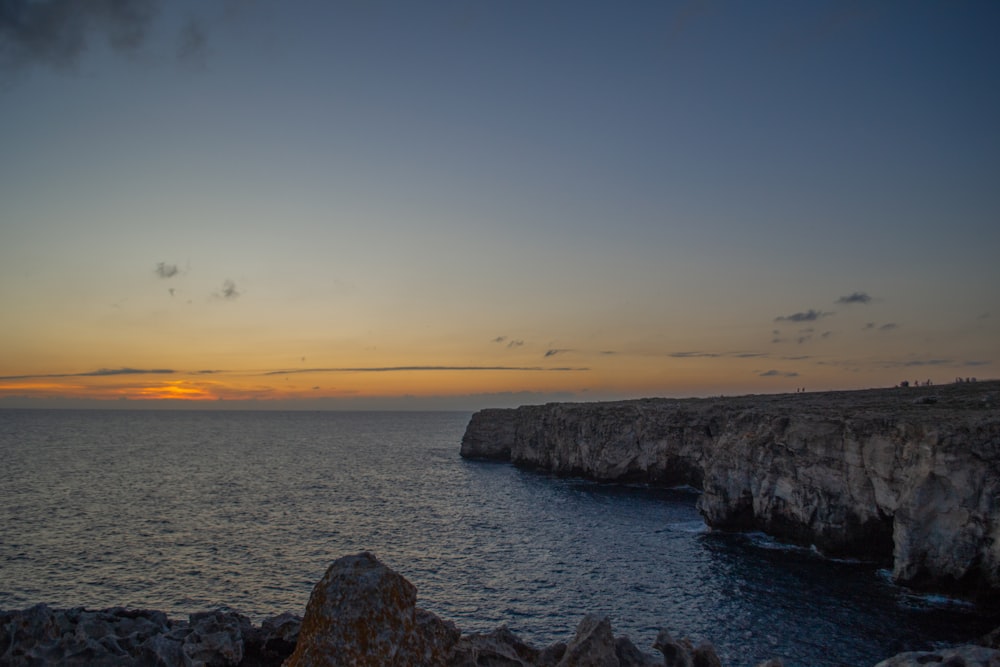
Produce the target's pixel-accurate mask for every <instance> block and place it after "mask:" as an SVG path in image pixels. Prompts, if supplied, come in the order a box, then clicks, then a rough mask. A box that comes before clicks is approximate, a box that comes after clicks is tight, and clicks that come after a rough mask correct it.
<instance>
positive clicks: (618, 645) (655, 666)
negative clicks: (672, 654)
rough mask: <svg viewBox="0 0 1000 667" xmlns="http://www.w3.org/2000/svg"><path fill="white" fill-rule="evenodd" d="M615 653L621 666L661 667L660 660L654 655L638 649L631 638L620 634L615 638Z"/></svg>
mask: <svg viewBox="0 0 1000 667" xmlns="http://www.w3.org/2000/svg"><path fill="white" fill-rule="evenodd" d="M615 655H616V656H618V664H619V665H621V667H662V665H663V662H661V661H660V660H659V659H658V658H656V657H655V656H652V655H649V654H648V653H643V652H642V651H640V650H639V649H638V648H637V647H636V645H635V644H633V643H632V640H631V639H629V638H628V637H626V636H624V635H622V636H621V637H618V638H617V639H615Z"/></svg>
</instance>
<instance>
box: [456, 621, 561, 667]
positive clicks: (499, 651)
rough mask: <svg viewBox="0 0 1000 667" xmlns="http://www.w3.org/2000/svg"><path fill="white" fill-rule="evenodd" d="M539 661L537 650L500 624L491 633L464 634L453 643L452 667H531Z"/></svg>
mask: <svg viewBox="0 0 1000 667" xmlns="http://www.w3.org/2000/svg"><path fill="white" fill-rule="evenodd" d="M539 662H540V654H539V651H538V649H536V648H534V647H532V646H530V645H528V644H526V643H524V642H523V641H521V639H520V637H518V636H517V635H515V634H514V633H513V632H511V631H510V630H508V629H507V627H506V626H501V627H499V628H497V629H496V630H494V631H493V632H488V633H473V634H470V635H463V636H462V638H461V639H460V640H459V642H458V643H457V644H456V647H455V653H454V657H453V658H452V663H451V664H452V665H453V666H454V667H473V666H476V667H534V666H535V665H536V664H538V663H539ZM546 664H554V663H546Z"/></svg>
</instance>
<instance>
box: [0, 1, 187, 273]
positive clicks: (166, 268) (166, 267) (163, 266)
mask: <svg viewBox="0 0 1000 667" xmlns="http://www.w3.org/2000/svg"><path fill="white" fill-rule="evenodd" d="M0 2H3V0H0ZM153 272H154V273H156V275H158V276H159V277H160V278H173V277H174V276H176V275H177V274H178V273H180V269H178V268H177V265H176V264H167V263H166V262H157V263H156V268H155V269H153Z"/></svg>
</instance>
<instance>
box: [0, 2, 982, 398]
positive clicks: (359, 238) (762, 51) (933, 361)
mask: <svg viewBox="0 0 1000 667" xmlns="http://www.w3.org/2000/svg"><path fill="white" fill-rule="evenodd" d="M998 33H1000V3H996V2H992V1H986V0H983V1H975V0H947V1H933V2H932V1H920V0H914V1H907V2H891V1H874V0H873V1H870V2H854V1H852V0H844V1H840V2H819V1H817V2H777V1H769V0H763V1H761V2H736V1H733V2H714V1H709V0H706V1H702V2H666V1H663V2H660V1H657V2H652V1H648V2H646V1H636V2H628V3H621V2H609V1H601V2H598V1H591V0H573V1H551V2H550V1H545V0H474V1H473V0H463V1H461V2H458V1H440V2H439V1H434V0H428V1H427V2H410V1H408V0H407V1H398V2H381V1H379V0H343V1H340V2H327V1H325V0H324V1H310V0H289V1H288V2H266V1H264V0H257V1H252V0H242V1H240V0H180V1H176V2H161V1H157V0H89V1H88V2H80V1H77V0H36V1H30V0H0V313H2V316H0V317H2V319H0V324H2V326H0V407H46V406H49V407H80V406H96V407H122V406H125V407H133V406H138V407H158V406H170V407H177V406H180V407H211V408H218V407H222V408H235V407H241V408H242V407H256V408H305V409H382V408H384V409H462V410H472V409H479V408H483V407H506V406H511V405H520V404H526V403H542V402H547V401H553V400H559V401H591V400H614V399H623V398H635V397H650V396H664V397H686V396H713V395H722V394H725V395H733V394H747V393H778V392H794V391H797V390H799V389H805V390H807V391H817V390H831V389H859V388H869V387H891V386H894V385H896V384H898V383H900V382H901V381H904V380H906V381H909V382H910V383H913V382H914V381H920V382H924V381H926V380H932V381H933V382H935V383H944V382H952V381H954V380H955V378H957V377H978V378H979V379H986V378H996V377H1000V368H998V366H1000V40H998V39H996V35H997V34H998Z"/></svg>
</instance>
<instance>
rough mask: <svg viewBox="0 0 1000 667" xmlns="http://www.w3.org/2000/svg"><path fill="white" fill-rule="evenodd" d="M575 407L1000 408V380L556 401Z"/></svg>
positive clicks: (834, 412)
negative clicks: (723, 394) (602, 400)
mask: <svg viewBox="0 0 1000 667" xmlns="http://www.w3.org/2000/svg"><path fill="white" fill-rule="evenodd" d="M548 405H559V406H562V407H566V408H570V407H574V406H580V407H584V408H586V409H593V408H594V407H597V406H608V407H612V406H614V407H626V406H634V407H639V406H642V407H646V408H651V407H656V406H662V407H664V408H687V409H691V410H702V409H709V408H724V409H726V410H753V409H756V410H768V411H774V412H781V413H785V414H787V413H788V412H789V411H791V410H794V411H797V412H808V413H811V414H817V415H827V416H838V417H845V416H856V415H858V414H859V413H861V412H869V413H873V414H880V413H885V414H892V415H899V416H903V415H906V416H912V415H921V414H927V413H934V414H939V415H946V414H953V415H955V416H959V415H963V414H968V413H989V412H994V413H996V414H1000V380H981V381H976V382H961V383H951V384H941V385H931V386H925V385H921V386H919V387H916V386H909V387H890V388H885V389H852V390H844V391H817V392H812V391H804V392H793V393H785V394H747V395H743V396H710V397H706V398H640V399H633V400H626V401H604V402H598V403H550V404H548Z"/></svg>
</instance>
